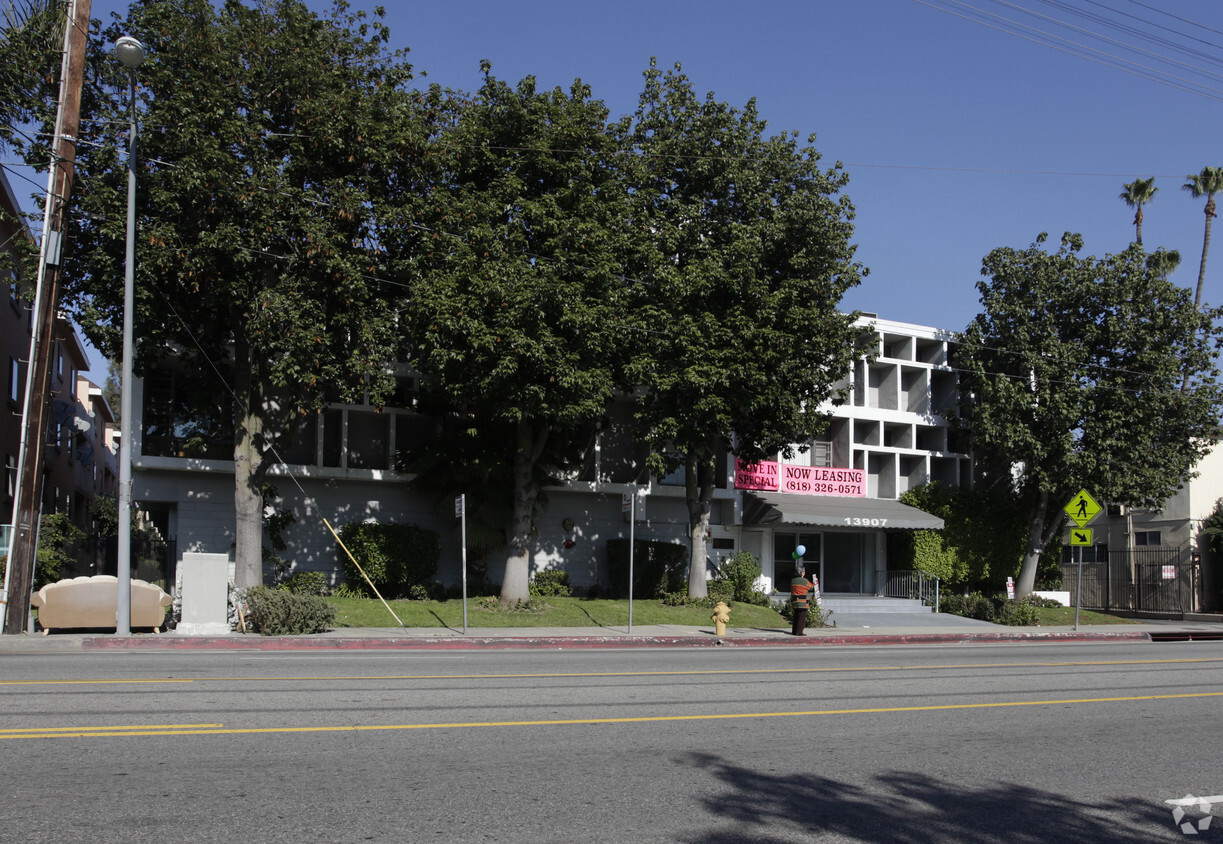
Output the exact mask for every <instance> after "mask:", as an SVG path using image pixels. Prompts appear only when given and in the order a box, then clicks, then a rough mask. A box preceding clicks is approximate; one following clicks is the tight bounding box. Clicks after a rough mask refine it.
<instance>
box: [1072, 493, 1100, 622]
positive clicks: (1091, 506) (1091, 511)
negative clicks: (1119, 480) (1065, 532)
mask: <svg viewBox="0 0 1223 844" xmlns="http://www.w3.org/2000/svg"><path fill="white" fill-rule="evenodd" d="M1062 509H1063V510H1064V511H1065V513H1066V515H1067V516H1069V517H1070V521H1072V522H1074V523H1075V524H1076V525H1078V529H1077V530H1072V531H1070V544H1071V545H1072V546H1075V547H1077V548H1078V551H1079V553H1078V557H1079V565H1078V569H1079V574H1078V585H1077V586H1076V587H1075V591H1074V629H1075V630H1076V631H1077V630H1078V629H1079V613H1080V612H1081V611H1082V608H1083V548H1085V547H1090V546H1091V544H1092V538H1093V537H1092V531H1090V530H1087V526H1088V525H1089V524H1091V523H1092V521H1093V520H1094V519H1095V518H1096V516H1098V515H1100V511H1101V510H1103V509H1104V508H1103V507H1101V506H1100V504H1099V503H1098V502H1097V501H1096V500H1095V499H1094V498H1092V497H1091V493H1090V492H1088V491H1087V490H1086V489H1081V490H1079V492H1078V495H1076V496H1074V498H1071V499H1070V503H1069V504H1067V505H1066V506H1065V507H1063V508H1062Z"/></svg>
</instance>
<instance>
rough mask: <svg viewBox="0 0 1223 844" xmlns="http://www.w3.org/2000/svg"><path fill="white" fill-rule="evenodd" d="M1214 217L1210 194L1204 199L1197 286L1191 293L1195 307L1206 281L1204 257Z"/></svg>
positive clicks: (1213, 205)
mask: <svg viewBox="0 0 1223 844" xmlns="http://www.w3.org/2000/svg"><path fill="white" fill-rule="evenodd" d="M1214 218H1215V198H1214V197H1213V196H1212V197H1210V198H1209V199H1208V200H1207V201H1206V231H1205V233H1204V234H1203V235H1202V263H1201V265H1200V266H1199V267H1198V287H1197V292H1196V293H1194V294H1193V306H1194V307H1195V308H1197V307H1201V305H1202V287H1203V286H1204V285H1205V283H1206V257H1207V256H1208V255H1209V254H1210V223H1211V221H1212V220H1213V219H1214Z"/></svg>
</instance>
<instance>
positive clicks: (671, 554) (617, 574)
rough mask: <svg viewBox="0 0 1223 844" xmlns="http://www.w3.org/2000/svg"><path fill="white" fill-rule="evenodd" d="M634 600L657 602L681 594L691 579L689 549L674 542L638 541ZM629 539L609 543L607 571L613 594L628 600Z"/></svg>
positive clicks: (635, 548)
mask: <svg viewBox="0 0 1223 844" xmlns="http://www.w3.org/2000/svg"><path fill="white" fill-rule="evenodd" d="M633 548H634V551H633V580H634V583H633V597H634V598H657V597H659V596H660V595H664V594H666V593H668V592H678V591H680V590H682V589H683V588H684V584H685V582H686V581H687V579H688V549H687V548H686V547H684V546H683V545H676V544H674V543H671V542H651V541H648V540H645V539H638V540H636V542H635V543H634V545H633ZM628 552H629V541H628V540H627V539H609V540H608V541H607V568H608V575H609V576H610V578H611V588H612V594H613V595H614V596H615V597H617V598H626V597H628V556H629V553H628Z"/></svg>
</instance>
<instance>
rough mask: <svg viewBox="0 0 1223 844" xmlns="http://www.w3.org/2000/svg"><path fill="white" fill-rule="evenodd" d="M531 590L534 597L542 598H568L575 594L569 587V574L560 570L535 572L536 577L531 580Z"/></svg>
mask: <svg viewBox="0 0 1223 844" xmlns="http://www.w3.org/2000/svg"><path fill="white" fill-rule="evenodd" d="M529 589H530V592H531V594H532V595H535V596H538V597H541V598H550V597H553V596H555V597H558V598H568V597H569V596H570V595H572V594H573V590H572V589H570V587H569V572H567V571H561V570H560V569H548V570H547V571H537V572H535V576H534V577H533V578H531V584H530V586H529Z"/></svg>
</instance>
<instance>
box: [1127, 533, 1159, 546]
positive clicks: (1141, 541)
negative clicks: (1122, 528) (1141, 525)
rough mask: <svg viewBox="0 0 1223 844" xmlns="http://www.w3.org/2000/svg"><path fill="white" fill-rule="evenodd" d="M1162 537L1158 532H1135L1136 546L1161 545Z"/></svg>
mask: <svg viewBox="0 0 1223 844" xmlns="http://www.w3.org/2000/svg"><path fill="white" fill-rule="evenodd" d="M1160 544H1162V543H1161V542H1160V535H1159V531H1157V530H1136V531H1134V545H1136V546H1147V545H1160Z"/></svg>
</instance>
